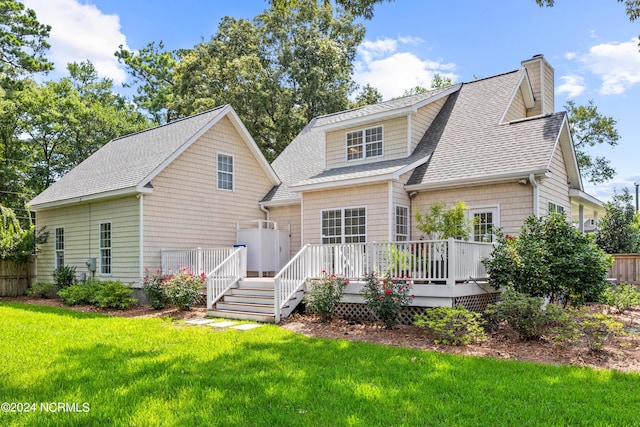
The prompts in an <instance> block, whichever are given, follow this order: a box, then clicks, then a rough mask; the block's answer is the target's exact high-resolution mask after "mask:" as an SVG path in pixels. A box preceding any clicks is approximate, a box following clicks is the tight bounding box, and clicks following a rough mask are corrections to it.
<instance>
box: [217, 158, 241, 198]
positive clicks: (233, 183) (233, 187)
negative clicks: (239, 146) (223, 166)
mask: <svg viewBox="0 0 640 427" xmlns="http://www.w3.org/2000/svg"><path fill="white" fill-rule="evenodd" d="M220 156H226V157H231V172H228V171H222V173H223V174H231V189H229V188H221V187H220V177H219V176H218V174H219V173H220V172H221V171H220ZM216 190H221V191H229V192H232V193H233V192H235V191H236V158H235V156H234V155H233V154H228V153H224V152H222V151H216Z"/></svg>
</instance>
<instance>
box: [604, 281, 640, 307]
mask: <svg viewBox="0 0 640 427" xmlns="http://www.w3.org/2000/svg"><path fill="white" fill-rule="evenodd" d="M600 302H602V303H603V304H607V305H610V306H612V307H615V309H616V310H618V312H620V313H623V312H624V311H625V310H627V309H629V308H631V307H634V306H636V305H640V291H638V290H637V289H636V288H635V287H634V286H633V285H630V284H628V283H621V284H619V285H611V286H607V288H605V290H604V291H603V292H602V296H601V298H600Z"/></svg>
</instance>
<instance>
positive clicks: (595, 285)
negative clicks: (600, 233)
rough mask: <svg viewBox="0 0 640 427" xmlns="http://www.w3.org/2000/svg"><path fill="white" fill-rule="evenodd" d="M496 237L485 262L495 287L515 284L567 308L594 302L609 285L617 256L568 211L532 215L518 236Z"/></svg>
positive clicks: (526, 292)
mask: <svg viewBox="0 0 640 427" xmlns="http://www.w3.org/2000/svg"><path fill="white" fill-rule="evenodd" d="M496 235H497V237H498V245H497V247H496V248H495V249H494V251H493V253H492V256H491V258H488V259H484V260H483V261H482V262H483V264H484V265H485V267H486V268H487V271H488V273H489V281H490V283H491V284H492V286H494V287H495V288H496V289H505V288H509V287H511V288H513V289H515V290H516V291H518V292H523V293H525V294H527V295H531V296H536V297H546V298H549V300H550V301H551V302H562V303H564V305H565V306H566V305H568V304H569V303H570V302H571V303H572V304H574V305H576V304H577V305H580V304H584V303H585V302H587V301H595V300H596V299H597V298H598V296H599V294H600V293H601V292H602V290H603V289H604V287H605V286H606V284H607V281H606V278H607V269H608V268H609V267H610V266H611V265H612V262H613V259H612V258H611V256H610V255H607V254H605V253H604V251H602V249H600V248H598V247H597V246H596V245H595V244H594V242H593V236H590V235H587V234H585V233H582V232H580V231H578V230H577V229H576V228H575V227H574V226H573V225H572V224H570V223H569V222H568V221H567V220H566V218H565V217H564V215H561V214H551V215H549V216H546V217H535V216H531V217H529V218H527V219H526V220H525V222H524V225H523V227H522V231H521V233H520V235H519V236H518V238H514V237H510V236H505V235H503V234H502V233H501V232H499V231H498V232H496Z"/></svg>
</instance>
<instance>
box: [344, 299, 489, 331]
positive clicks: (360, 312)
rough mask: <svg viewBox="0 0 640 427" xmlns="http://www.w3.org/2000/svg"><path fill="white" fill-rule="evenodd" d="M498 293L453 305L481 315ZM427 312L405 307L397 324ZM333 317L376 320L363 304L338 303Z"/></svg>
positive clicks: (425, 308)
mask: <svg viewBox="0 0 640 427" xmlns="http://www.w3.org/2000/svg"><path fill="white" fill-rule="evenodd" d="M498 295H500V294H499V293H487V294H482V295H469V296H464V297H456V298H454V300H453V302H454V305H462V306H463V307H465V308H466V309H467V310H470V311H476V312H479V313H482V312H483V311H484V310H485V309H486V308H487V305H489V304H491V303H494V302H496V301H497V300H498ZM427 310H429V308H428V307H405V308H404V309H403V310H402V311H401V312H400V314H399V315H398V323H400V324H403V325H412V324H413V321H414V320H415V316H416V314H424V312H425V311H427ZM335 315H336V316H338V317H342V318H343V319H348V320H359V321H365V322H375V321H376V320H378V319H377V318H376V316H375V315H374V314H373V313H371V312H370V311H369V309H368V308H367V306H366V305H364V304H349V303H340V304H338V307H336V310H335Z"/></svg>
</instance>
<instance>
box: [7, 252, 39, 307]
mask: <svg viewBox="0 0 640 427" xmlns="http://www.w3.org/2000/svg"><path fill="white" fill-rule="evenodd" d="M35 276H36V259H35V257H32V258H31V259H30V260H29V261H28V262H27V263H16V262H13V261H0V297H16V296H18V295H24V294H25V293H26V291H27V288H28V287H29V285H30V284H31V281H32V280H33V279H34V278H35Z"/></svg>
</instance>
